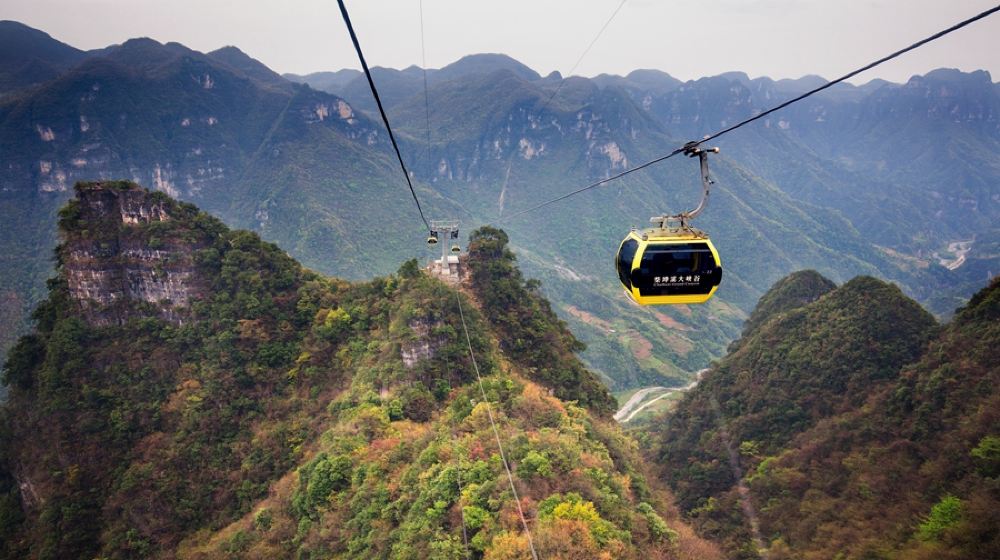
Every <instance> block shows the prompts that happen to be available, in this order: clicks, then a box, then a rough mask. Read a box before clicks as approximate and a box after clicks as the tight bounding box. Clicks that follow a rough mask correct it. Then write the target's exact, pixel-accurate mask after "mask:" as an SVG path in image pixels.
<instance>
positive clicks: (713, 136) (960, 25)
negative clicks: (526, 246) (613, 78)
mask: <svg viewBox="0 0 1000 560" xmlns="http://www.w3.org/2000/svg"><path fill="white" fill-rule="evenodd" d="M998 11H1000V5H997V6H994V7H993V8H990V9H989V10H986V11H984V12H982V13H980V14H977V15H975V16H972V17H971V18H969V19H966V20H963V21H961V22H959V23H956V24H955V25H952V26H951V27H949V28H947V29H944V30H942V31H939V32H937V33H935V34H933V35H931V36H929V37H927V38H925V39H921V40H920V41H917V42H916V43H913V44H912V45H910V46H908V47H906V48H903V49H900V50H898V51H896V52H894V53H892V54H889V55H886V56H884V57H882V58H880V59H878V60H876V61H874V62H871V63H869V64H866V65H864V66H862V67H861V68H858V69H857V70H854V71H852V72H849V73H847V74H844V75H843V76H841V77H839V78H837V79H835V80H832V81H829V82H827V83H825V84H823V85H822V86H819V87H817V88H814V89H811V90H809V91H807V92H805V93H803V94H801V95H799V96H797V97H794V98H792V99H789V100H788V101H785V102H784V103H781V104H779V105H777V106H775V107H772V108H770V109H768V110H766V111H764V112H762V113H759V114H757V115H754V116H752V117H750V118H748V119H746V120H743V121H740V122H738V123H736V124H734V125H733V126H730V127H728V128H724V129H722V130H720V131H718V132H715V133H713V134H709V135H708V136H705V137H704V138H702V139H701V140H697V141H692V142H688V143H687V144H685V145H684V146H681V147H680V148H677V149H675V150H674V151H672V152H670V153H668V154H666V155H663V156H660V157H658V158H655V159H652V160H649V161H647V162H646V163H643V164H641V165H637V166H635V167H632V168H630V169H626V170H625V171H622V172H621V173H618V174H617V175H613V176H611V177H608V178H606V179H601V180H600V181H597V182H595V183H591V184H589V185H587V186H585V187H582V188H579V189H577V190H575V191H570V192H568V193H566V194H563V195H560V196H558V197H556V198H553V199H551V200H546V201H545V202H542V203H540V204H536V205H535V206H532V207H530V208H527V209H525V210H521V211H519V212H515V213H513V214H510V215H508V216H506V217H504V218H503V220H510V219H512V218H516V217H517V216H520V215H522V214H527V213H528V212H533V211H535V210H538V209H540V208H543V207H545V206H548V205H550V204H553V203H555V202H559V201H561V200H565V199H567V198H569V197H571V196H575V195H577V194H580V193H582V192H585V191H589V190H590V189H593V188H596V187H599V186H601V185H603V184H605V183H609V182H611V181H614V180H616V179H620V178H622V177H624V176H626V175H628V174H630V173H634V172H636V171H639V170H640V169H645V168H647V167H649V166H650V165H653V164H655V163H660V162H661V161H665V160H668V159H670V158H672V157H674V156H676V155H677V154H680V153H684V152H689V151H690V150H691V149H692V148H696V147H698V146H700V145H701V144H703V143H705V142H708V141H711V140H714V139H716V138H718V137H720V136H722V135H723V134H727V133H729V132H732V131H734V130H736V129H737V128H740V127H742V126H745V125H747V124H750V123H752V122H754V121H756V120H759V119H762V118H764V117H766V116H767V115H770V114H771V113H774V112H775V111H779V110H781V109H784V108H785V107H788V106H789V105H791V104H793V103H797V102H799V101H802V100H803V99H805V98H807V97H809V96H811V95H815V94H817V93H819V92H821V91H823V90H825V89H827V88H830V87H833V86H835V85H837V84H839V83H841V82H843V81H846V80H849V79H850V78H853V77H854V76H856V75H858V74H860V73H862V72H865V71H867V70H871V69H872V68H875V67H876V66H878V65H880V64H882V63H885V62H888V61H890V60H892V59H894V58H896V57H899V56H901V55H903V54H906V53H908V52H910V51H912V50H914V49H917V48H919V47H922V46H924V45H926V44H927V43H930V42H932V41H935V40H937V39H940V38H941V37H944V36H945V35H948V34H949V33H952V32H954V31H958V30H959V29H961V28H963V27H965V26H967V25H969V24H972V23H975V22H977V21H979V20H981V19H983V18H985V17H987V16H991V15H993V14H994V13H996V12H998Z"/></svg>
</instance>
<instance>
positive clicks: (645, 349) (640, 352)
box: [629, 331, 653, 361]
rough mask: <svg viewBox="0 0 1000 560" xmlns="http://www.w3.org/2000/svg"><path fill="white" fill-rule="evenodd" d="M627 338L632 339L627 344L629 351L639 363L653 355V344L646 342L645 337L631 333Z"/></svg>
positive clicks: (634, 332)
mask: <svg viewBox="0 0 1000 560" xmlns="http://www.w3.org/2000/svg"><path fill="white" fill-rule="evenodd" d="M629 336H630V337H631V338H632V340H631V342H629V349H630V350H632V355H633V356H635V358H636V359H637V360H640V361H642V360H648V359H649V358H650V357H651V356H652V355H653V343H652V342H650V341H648V340H646V338H645V337H643V336H642V335H640V334H639V333H638V332H636V331H631V332H630V333H629Z"/></svg>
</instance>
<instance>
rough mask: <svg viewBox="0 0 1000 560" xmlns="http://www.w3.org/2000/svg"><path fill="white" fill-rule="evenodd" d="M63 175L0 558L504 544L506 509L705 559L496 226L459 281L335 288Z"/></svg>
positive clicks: (114, 188)
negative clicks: (69, 185) (516, 323)
mask: <svg viewBox="0 0 1000 560" xmlns="http://www.w3.org/2000/svg"><path fill="white" fill-rule="evenodd" d="M76 194H77V196H76V198H74V199H73V200H71V201H70V202H69V204H68V205H66V206H65V207H64V208H63V209H62V210H61V211H60V214H59V215H60V239H61V244H60V246H59V249H58V251H57V253H58V263H59V267H58V270H57V272H58V274H57V276H56V278H54V279H53V280H52V281H51V282H50V283H49V294H48V297H47V299H46V300H45V301H43V302H42V303H41V304H40V306H39V307H38V310H37V311H36V312H35V317H34V318H35V327H36V328H35V330H34V331H33V332H32V333H31V334H29V335H27V336H25V337H23V338H21V339H20V341H19V342H18V343H17V345H16V346H15V347H14V348H13V349H12V350H11V352H10V359H9V361H8V362H7V364H6V365H5V367H4V370H3V377H4V382H5V383H7V384H9V385H10V387H11V395H10V400H9V402H8V403H7V404H6V405H5V406H4V407H3V408H0V554H3V557H6V558H94V557H109V558H220V557H225V558H278V557H284V558H345V559H346V558H377V557H386V558H399V559H406V558H413V559H416V558H432V559H458V558H467V557H470V556H469V554H470V553H471V554H472V556H471V557H474V558H490V559H511V560H513V559H515V558H517V559H519V558H523V557H524V556H525V555H526V554H527V553H528V548H527V547H528V539H527V536H526V534H525V532H524V531H523V529H522V527H521V524H520V521H519V517H518V513H517V511H518V509H519V508H520V509H523V510H524V514H525V516H526V518H527V520H528V523H529V526H530V528H531V533H532V536H533V543H534V546H535V547H536V548H537V549H538V551H539V554H540V555H541V556H542V557H544V558H556V557H564V558H607V559H611V558H636V559H638V558H671V559H673V558H690V559H692V560H693V559H701V558H720V556H719V554H718V552H717V551H716V550H715V548H714V547H713V546H712V545H709V544H708V543H706V542H704V541H702V540H700V539H699V538H697V537H695V536H694V535H693V534H692V533H691V531H690V529H688V528H687V527H686V526H685V525H684V524H683V523H681V522H680V521H679V520H678V517H677V514H676V511H675V510H674V509H673V506H672V504H671V500H670V496H669V495H668V494H667V493H666V492H665V491H664V489H663V488H662V487H661V486H660V484H658V483H657V482H656V480H655V479H650V478H648V476H647V472H648V470H649V469H648V467H647V466H646V465H645V464H644V463H643V460H642V459H641V456H640V454H639V451H638V447H637V445H636V444H635V442H634V440H632V439H631V438H629V437H628V436H626V435H624V434H623V433H622V432H621V431H620V429H619V428H618V427H617V426H615V425H614V424H613V423H612V422H611V420H610V414H609V413H610V402H611V399H610V396H609V395H608V393H607V389H606V388H604V387H603V386H602V385H601V384H600V383H599V381H598V380H597V378H596V376H594V374H593V373H591V372H589V371H587V370H586V369H584V368H583V367H582V366H581V364H580V362H579V361H578V360H577V358H575V357H574V355H573V353H574V351H575V350H576V349H577V348H578V343H577V342H576V341H575V339H574V338H573V336H572V335H571V334H570V333H569V332H568V331H566V330H565V327H564V326H563V325H562V324H561V323H560V322H559V321H558V320H557V319H556V318H555V316H554V315H553V314H552V313H551V311H549V310H548V302H546V301H545V300H544V298H542V297H541V296H540V295H539V294H538V292H537V284H536V283H533V282H525V281H524V280H523V279H521V277H520V272H519V271H518V270H517V268H516V264H515V259H514V256H513V254H512V253H510V250H509V249H508V248H507V245H506V239H505V237H504V234H503V232H502V231H500V230H492V229H487V230H482V231H479V232H474V233H473V240H472V242H471V244H470V253H469V259H470V261H471V263H472V265H471V266H472V270H473V271H474V272H473V274H472V277H471V283H470V284H468V285H467V286H466V287H465V288H463V289H461V290H458V289H456V288H452V287H448V286H446V285H445V284H444V283H442V282H440V281H439V280H437V279H435V278H432V277H429V276H427V275H426V274H425V273H423V272H421V270H420V269H419V267H418V266H417V264H416V262H415V261H413V260H411V261H408V262H406V263H405V264H404V265H403V266H402V267H401V268H400V269H399V271H398V272H397V273H395V274H391V275H388V276H385V277H378V278H375V279H373V280H370V281H367V282H361V283H349V282H346V281H344V280H339V279H334V278H327V277H323V276H320V275H318V274H315V273H313V272H310V271H308V270H306V269H304V268H302V267H301V266H300V265H299V264H298V263H296V262H295V261H294V260H292V259H291V258H290V257H288V256H287V255H286V254H285V253H284V252H283V251H281V250H280V249H279V248H278V247H277V246H275V245H273V244H270V243H266V242H263V241H261V239H260V238H259V237H258V236H257V235H256V234H254V233H251V232H247V231H237V230H230V229H228V228H226V227H225V226H224V225H222V224H221V223H220V222H219V221H218V220H216V219H215V218H212V217H210V216H209V215H207V214H205V213H203V212H200V211H199V210H198V209H197V208H196V207H194V206H192V205H190V204H184V203H178V202H176V201H174V200H172V199H170V198H169V197H168V196H167V195H165V194H163V193H162V192H149V191H146V190H144V189H142V188H140V187H138V186H136V185H135V184H131V183H127V182H105V183H80V184H78V185H77V187H76ZM497 252H499V258H498V259H496V258H494V257H495V256H496V255H495V254H494V253H497ZM497 266H499V267H500V268H496V267H497ZM488 294H493V295H494V296H502V297H506V298H508V300H507V304H506V305H505V306H504V307H503V313H502V314H497V313H494V312H493V311H494V310H493V309H492V308H491V307H490V305H492V304H490V303H489V302H488V301H487V300H486V299H487V297H488ZM470 296H472V297H470ZM476 300H479V301H482V302H483V303H482V305H484V306H485V307H484V309H483V311H482V312H481V311H480V310H479V309H478V306H477V304H476V303H475V301H476ZM484 312H485V313H484ZM529 315H530V316H532V317H533V318H534V322H532V323H531V324H525V325H524V328H525V330H523V331H521V332H519V333H516V336H517V340H513V339H511V338H509V337H507V336H505V335H506V334H511V333H509V331H508V330H507V329H508V327H509V323H508V321H510V320H511V318H512V317H524V316H529ZM466 326H467V327H468V330H467V331H466ZM466 332H468V338H467V337H466ZM540 349H543V350H544V351H545V352H548V353H550V354H549V355H552V356H557V357H558V358H559V361H558V363H548V364H544V367H543V364H541V363H540V362H539V359H545V358H546V356H539V355H537V352H538V351H540ZM500 350H502V352H501V351H500ZM471 351H474V354H470V352H471ZM473 356H474V360H475V361H473ZM477 372H479V373H481V375H482V376H483V377H482V385H481V386H482V389H480V385H479V384H478V383H477V377H478V375H479V373H477ZM553 393H554V394H555V395H557V396H553ZM484 394H485V397H486V399H488V402H487V401H484V399H483V395H484ZM560 395H561V396H565V397H567V398H572V399H574V400H573V401H565V400H561V399H560V398H559V397H558V396H560ZM494 421H495V422H496V423H497V425H498V430H499V434H498V435H497V436H496V437H495V436H494V433H493V431H492V429H491V424H492V423H493V422H494ZM496 438H499V439H501V440H502V441H503V443H504V452H505V454H506V459H507V460H508V461H509V462H510V464H511V469H512V470H513V482H508V481H507V479H506V475H505V470H504V467H503V463H502V462H501V454H500V451H499V449H498V447H497V443H496V441H497V439H496ZM511 484H513V486H514V488H516V489H517V494H516V495H517V496H519V497H520V502H519V504H516V503H515V494H514V493H513V489H512V488H511ZM466 539H467V544H466Z"/></svg>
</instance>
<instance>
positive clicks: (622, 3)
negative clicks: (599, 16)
mask: <svg viewBox="0 0 1000 560" xmlns="http://www.w3.org/2000/svg"><path fill="white" fill-rule="evenodd" d="M625 2H628V0H622V1H621V3H620V4H618V7H617V8H615V11H613V12H611V17H609V18H608V21H606V22H604V25H603V26H602V27H601V30H600V31H598V32H597V35H595V36H594V38H593V39H591V41H590V44H589V45H587V48H585V49H583V54H581V55H580V58H578V59H576V63H575V64H574V65H573V67H572V68H570V69H569V73H568V74H566V76H565V77H563V79H562V80H560V82H559V85H558V86H556V90H555V91H553V92H552V95H550V96H549V98H548V99H546V100H545V103H543V104H542V108H541V109H539V110H538V114H539V115H541V114H542V111H544V110H545V108H546V107H548V106H549V102H550V101H552V99H554V98H555V96H556V95H557V94H558V93H559V90H561V89H562V87H563V84H565V83H566V79H567V78H569V77H570V76H572V75H573V72H576V69H577V67H578V66H580V63H581V62H583V59H584V57H586V56H587V53H589V52H590V49H592V48H594V45H595V44H596V43H597V40H598V39H600V38H601V35H603V34H604V30H605V29H607V28H608V26H609V25H611V21H612V20H614V19H615V16H617V15H618V12H620V11H621V9H622V6H624V5H625Z"/></svg>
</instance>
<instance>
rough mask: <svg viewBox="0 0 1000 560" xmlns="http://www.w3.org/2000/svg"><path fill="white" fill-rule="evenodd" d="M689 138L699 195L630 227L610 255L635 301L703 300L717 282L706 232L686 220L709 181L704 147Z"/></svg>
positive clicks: (717, 266) (715, 257) (715, 255)
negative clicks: (686, 206)
mask: <svg viewBox="0 0 1000 560" xmlns="http://www.w3.org/2000/svg"><path fill="white" fill-rule="evenodd" d="M718 151H719V149H718V148H711V149H701V148H699V147H698V146H697V145H696V144H694V145H692V144H690V143H689V146H688V148H686V149H685V153H686V154H687V155H688V156H691V157H694V156H698V158H699V159H700V160H701V161H700V163H701V177H702V186H703V191H702V199H701V203H700V204H699V205H698V207H697V208H695V209H694V210H691V211H690V212H683V213H681V214H676V215H671V216H658V217H655V218H652V219H651V220H650V221H652V222H653V223H654V224H656V227H653V228H649V229H645V230H642V231H637V230H636V229H635V228H632V231H630V232H629V234H628V235H627V236H626V237H625V239H624V240H622V243H621V245H619V247H618V253H617V255H616V256H615V268H616V269H617V271H618V279H619V280H620V281H621V283H622V287H623V288H624V289H625V293H626V294H628V295H629V297H630V298H632V299H633V300H634V301H635V302H636V303H638V304H640V305H662V304H680V303H704V302H706V301H708V300H709V299H710V298H711V297H712V296H713V295H715V291H716V290H717V289H718V288H719V283H720V282H721V281H722V261H721V260H720V259H719V252H718V251H717V250H716V249H715V245H713V244H712V240H711V239H709V237H708V235H707V234H706V233H705V232H703V231H701V230H698V229H695V228H694V227H691V225H690V221H691V219H693V218H694V217H695V216H697V215H698V214H700V213H701V211H702V210H703V209H704V208H705V205H706V203H707V202H708V193H709V186H710V185H711V184H712V180H711V178H710V177H709V174H708V157H707V154H708V153H709V152H713V153H718Z"/></svg>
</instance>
